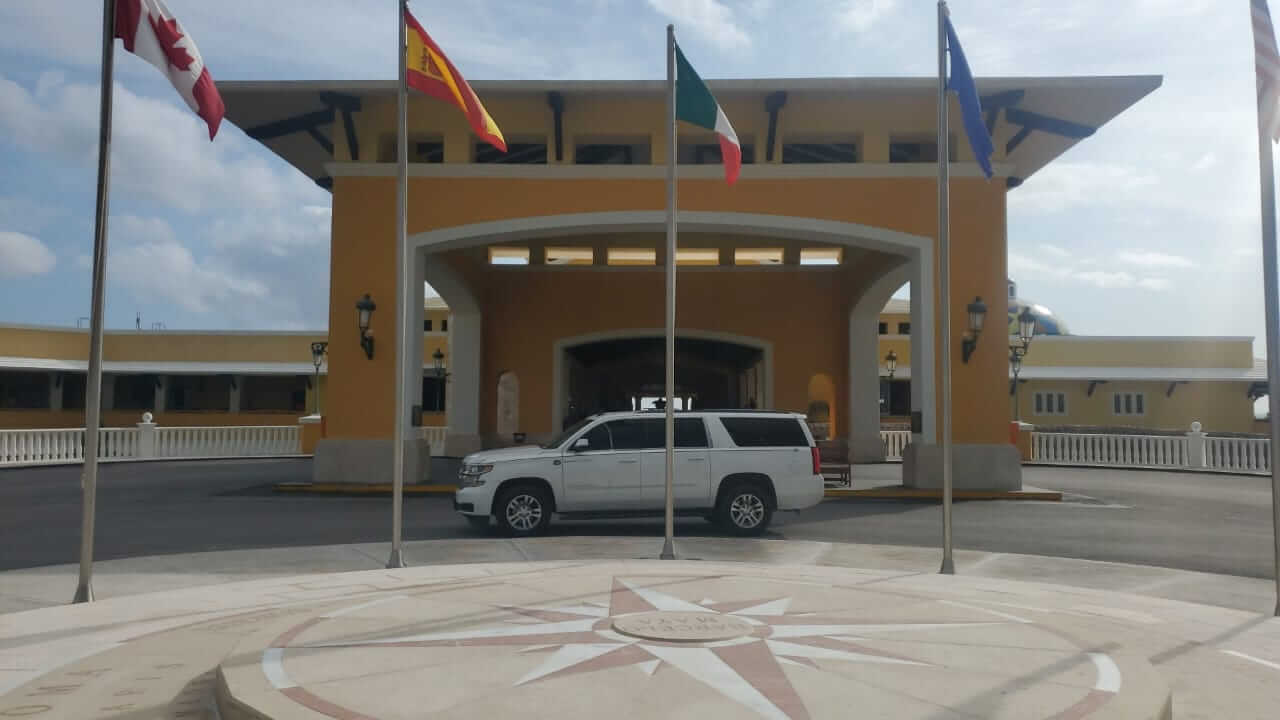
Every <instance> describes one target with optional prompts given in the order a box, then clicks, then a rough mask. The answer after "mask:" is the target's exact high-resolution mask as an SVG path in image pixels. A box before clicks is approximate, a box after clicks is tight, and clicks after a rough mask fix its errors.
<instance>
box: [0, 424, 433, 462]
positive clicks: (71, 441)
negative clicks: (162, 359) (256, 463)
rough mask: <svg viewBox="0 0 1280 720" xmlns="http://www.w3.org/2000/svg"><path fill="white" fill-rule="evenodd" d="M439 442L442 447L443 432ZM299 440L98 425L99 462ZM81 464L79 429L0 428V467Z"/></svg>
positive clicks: (270, 429)
mask: <svg viewBox="0 0 1280 720" xmlns="http://www.w3.org/2000/svg"><path fill="white" fill-rule="evenodd" d="M441 429H442V430H443V428H441ZM440 442H441V445H440V446H441V448H443V443H444V440H443V435H442V436H441V441H440ZM300 443H301V434H300V431H299V427H298V426H297V425H279V426H277V425H271V426H239V427H163V428H162V427H156V425H155V424H154V423H151V422H141V423H138V424H137V426H135V427H127V428H101V429H99V430H98V460H100V461H106V462H111V461H120V460H150V459H158V458H170V459H177V458H217V457H271V456H281V455H298V454H300V452H301V450H300ZM433 447H434V446H433ZM81 462H84V428H60V429H50V430H8V429H0V467H15V466H26V465H56V464H73V463H81Z"/></svg>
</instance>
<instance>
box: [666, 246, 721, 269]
mask: <svg viewBox="0 0 1280 720" xmlns="http://www.w3.org/2000/svg"><path fill="white" fill-rule="evenodd" d="M719 264H720V250H718V249H717V248H677V249H676V265H719Z"/></svg>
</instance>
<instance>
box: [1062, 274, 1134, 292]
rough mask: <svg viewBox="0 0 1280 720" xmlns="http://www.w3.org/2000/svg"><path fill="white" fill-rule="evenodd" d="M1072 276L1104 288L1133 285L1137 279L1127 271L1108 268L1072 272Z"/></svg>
mask: <svg viewBox="0 0 1280 720" xmlns="http://www.w3.org/2000/svg"><path fill="white" fill-rule="evenodd" d="M1071 277H1072V278H1074V279H1076V280H1079V281H1081V282H1083V283H1086V284H1088V285H1094V286H1096V287H1100V288H1103V289H1112V288H1127V287H1133V286H1134V284H1135V283H1136V282H1137V280H1136V279H1135V278H1134V277H1133V276H1132V275H1130V274H1129V273H1127V272H1123V271H1119V272H1108V271H1106V270H1085V271H1083V272H1076V273H1071Z"/></svg>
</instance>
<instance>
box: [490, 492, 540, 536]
mask: <svg viewBox="0 0 1280 720" xmlns="http://www.w3.org/2000/svg"><path fill="white" fill-rule="evenodd" d="M493 514H494V516H495V518H496V519H497V521H498V527H499V528H500V529H501V530H502V532H503V533H504V534H506V535H508V536H510V537H529V536H531V535H539V534H541V533H543V532H544V531H546V529H547V526H548V525H550V524H551V496H550V495H549V494H548V493H547V491H546V490H544V489H543V488H540V487H538V486H537V485H516V486H514V487H506V488H503V489H502V490H501V491H500V492H499V493H498V500H497V502H495V503H494V505H493Z"/></svg>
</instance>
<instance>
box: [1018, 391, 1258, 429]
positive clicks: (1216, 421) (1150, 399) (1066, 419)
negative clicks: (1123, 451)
mask: <svg viewBox="0 0 1280 720" xmlns="http://www.w3.org/2000/svg"><path fill="white" fill-rule="evenodd" d="M1088 389H1089V384H1088V383H1087V382H1083V381H1052V380H1030V381H1027V382H1025V383H1022V384H1021V386H1020V389H1019V394H1020V398H1019V399H1020V403H1019V404H1020V405H1021V406H1022V420H1023V422H1028V423H1031V424H1033V425H1089V426H1108V427H1134V428H1151V429H1158V430H1188V429H1190V427H1191V423H1192V422H1194V421H1199V422H1200V424H1201V425H1202V426H1203V428H1204V430H1205V431H1206V432H1240V433H1247V432H1254V417H1253V401H1252V400H1250V399H1249V398H1248V396H1247V395H1246V393H1247V392H1248V390H1249V383H1243V382H1196V383H1189V384H1186V385H1178V386H1177V387H1176V388H1174V391H1173V395H1172V396H1171V397H1165V392H1166V391H1167V390H1168V389H1169V383H1167V382H1110V383H1107V384H1105V385H1098V386H1097V387H1096V388H1095V389H1094V393H1093V397H1089V396H1088ZM1037 391H1041V392H1065V393H1066V395H1067V414H1066V415H1065V416H1063V415H1036V414H1035V412H1034V411H1035V398H1034V393H1035V392H1037ZM1117 392H1141V393H1144V394H1145V397H1144V408H1145V410H1146V412H1145V414H1144V415H1141V416H1137V415H1115V414H1114V413H1113V412H1112V410H1113V405H1112V395H1113V394H1114V393H1117ZM1006 399H1007V400H1008V401H1009V403H1010V405H1011V406H1012V398H1008V396H1007V395H1006Z"/></svg>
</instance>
